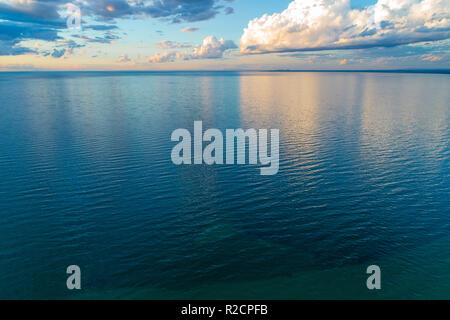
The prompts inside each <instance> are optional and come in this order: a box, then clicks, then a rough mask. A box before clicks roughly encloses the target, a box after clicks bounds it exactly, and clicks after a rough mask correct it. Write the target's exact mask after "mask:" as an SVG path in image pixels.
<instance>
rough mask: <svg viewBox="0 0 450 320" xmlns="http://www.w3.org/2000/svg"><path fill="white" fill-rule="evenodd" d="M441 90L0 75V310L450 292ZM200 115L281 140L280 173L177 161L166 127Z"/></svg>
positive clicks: (351, 76)
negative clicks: (37, 301)
mask: <svg viewBox="0 0 450 320" xmlns="http://www.w3.org/2000/svg"><path fill="white" fill-rule="evenodd" d="M449 88H450V76H449V75H445V74H402V73H395V74H390V73H313V72H311V73H307V72H302V73H276V72H272V73H261V72H259V73H234V72H225V73H220V72H219V73H211V72H206V73H205V72H172V73H0V97H1V101H0V112H1V117H0V150H1V151H0V177H1V180H0V298H123V299H132V298H148V299H150V298H158V299H170V298H171V299H178V298H254V299H263V298H274V299H277V298H289V299H296V298H337V299H343V298H450V272H449V270H450V249H449V248H450V236H449V231H450V209H449V208H450V206H449V204H450V196H449V191H450V169H449V158H450V150H449V142H448V141H449V138H450V128H449V123H450V119H449V118H450V108H449V106H450V94H449V92H450V90H449ZM196 120H202V121H203V126H204V128H219V129H221V130H225V129H227V128H231V129H234V128H244V129H247V128H268V129H270V128H276V129H280V171H279V173H278V175H276V176H261V175H260V174H259V169H258V167H257V166H226V165H224V166H211V167H208V166H203V165H202V166H180V167H178V166H175V165H173V164H172V162H171V159H170V153H171V149H172V147H173V146H174V143H172V142H171V141H170V135H171V133H172V131H173V130H175V129H177V128H187V129H189V130H191V131H192V130H193V122H194V121H196ZM72 264H76V265H79V266H80V267H81V269H82V288H83V289H82V290H81V291H76V292H75V291H69V290H67V289H66V277H67V275H66V273H65V271H66V267H67V266H69V265H72ZM371 264H376V265H379V266H380V267H381V269H382V290H381V291H379V292H370V291H369V290H367V288H366V278H367V275H366V273H365V271H366V268H367V267H368V266H369V265H371Z"/></svg>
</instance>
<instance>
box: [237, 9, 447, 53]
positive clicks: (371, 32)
mask: <svg viewBox="0 0 450 320" xmlns="http://www.w3.org/2000/svg"><path fill="white" fill-rule="evenodd" d="M448 38H450V6H449V0H378V2H377V3H376V4H375V5H372V6H368V7H366V8H364V9H362V10H359V9H351V6H350V0H295V1H292V2H291V3H290V4H289V6H288V8H287V9H286V10H284V11H283V12H282V13H275V14H273V15H267V14H265V15H263V16H262V17H260V18H256V19H254V20H251V21H250V22H249V24H248V27H247V28H246V29H244V33H243V35H242V37H241V39H240V50H241V52H242V53H267V52H296V51H318V50H330V49H359V48H371V47H383V46H384V47H390V46H397V45H401V44H408V43H415V42H422V41H434V40H442V39H448Z"/></svg>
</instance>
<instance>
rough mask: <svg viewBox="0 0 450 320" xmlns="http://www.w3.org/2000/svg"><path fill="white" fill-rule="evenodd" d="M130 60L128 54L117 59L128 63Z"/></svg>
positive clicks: (119, 61)
mask: <svg viewBox="0 0 450 320" xmlns="http://www.w3.org/2000/svg"><path fill="white" fill-rule="evenodd" d="M130 61H131V59H130V58H128V55H126V54H123V55H121V56H120V57H119V59H117V62H118V63H127V62H130Z"/></svg>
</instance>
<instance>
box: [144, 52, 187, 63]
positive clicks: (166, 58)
mask: <svg viewBox="0 0 450 320" xmlns="http://www.w3.org/2000/svg"><path fill="white" fill-rule="evenodd" d="M184 57H185V56H184V54H182V53H178V52H176V51H168V52H163V53H156V54H154V55H153V56H151V57H150V58H149V59H148V60H147V63H163V62H174V61H175V60H176V59H183V58H184Z"/></svg>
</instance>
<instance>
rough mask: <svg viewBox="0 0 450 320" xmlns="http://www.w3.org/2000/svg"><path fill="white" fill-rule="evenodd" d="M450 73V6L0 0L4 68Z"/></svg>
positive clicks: (295, 0) (327, 0)
mask: <svg viewBox="0 0 450 320" xmlns="http://www.w3.org/2000/svg"><path fill="white" fill-rule="evenodd" d="M284 69H287V70H299V69H301V70H319V69H320V70H358V69H359V70H361V69H363V70H367V69H450V0H72V2H70V0H39V1H38V0H0V71H20V70H284Z"/></svg>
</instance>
